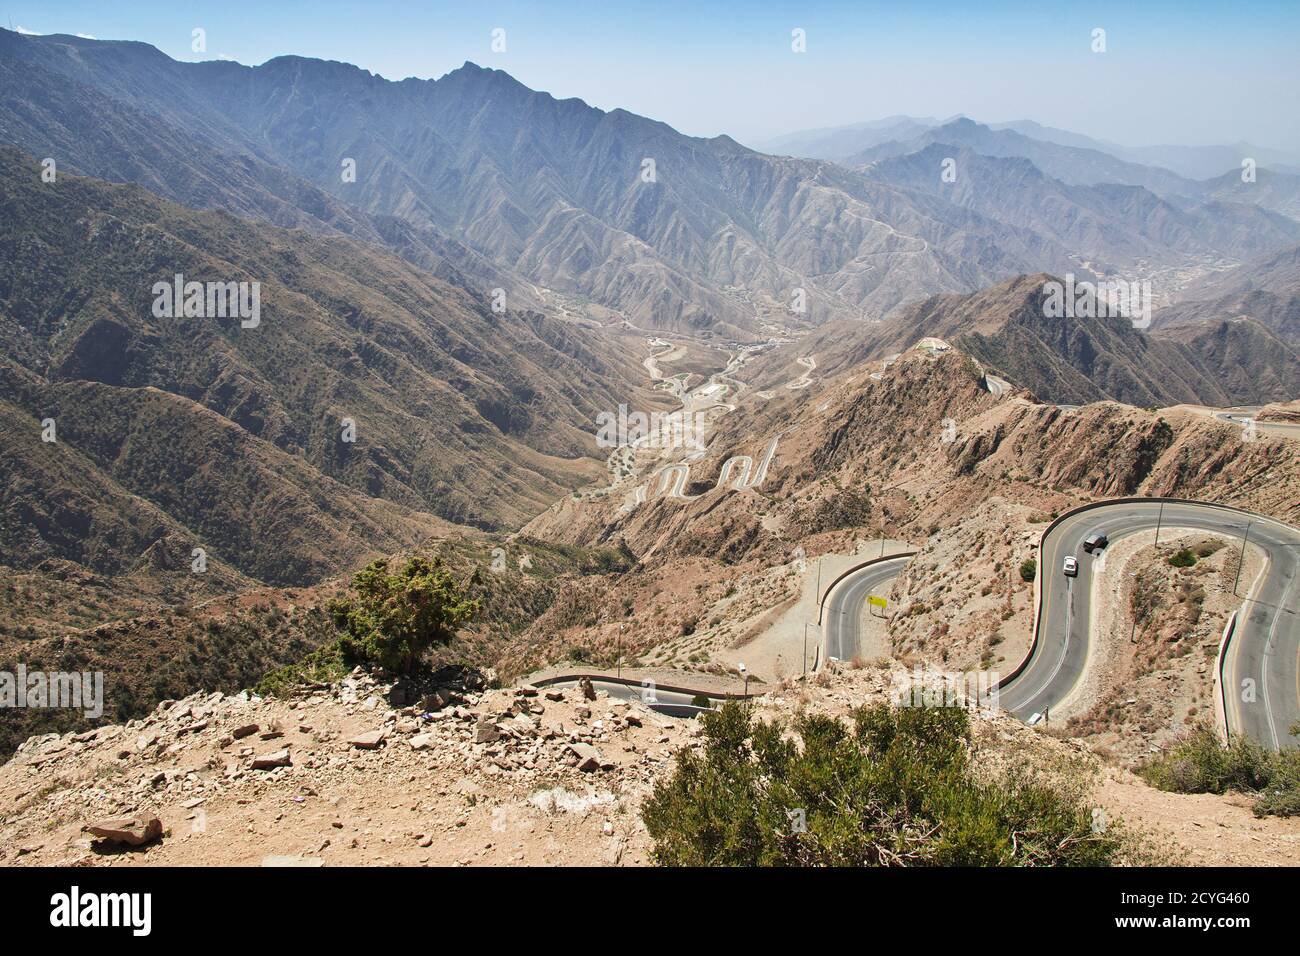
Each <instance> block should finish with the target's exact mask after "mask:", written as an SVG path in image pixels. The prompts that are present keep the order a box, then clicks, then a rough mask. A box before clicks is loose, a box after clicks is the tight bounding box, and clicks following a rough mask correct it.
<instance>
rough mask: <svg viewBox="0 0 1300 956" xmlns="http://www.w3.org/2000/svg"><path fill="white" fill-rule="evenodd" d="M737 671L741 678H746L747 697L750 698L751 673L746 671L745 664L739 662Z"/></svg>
mask: <svg viewBox="0 0 1300 956" xmlns="http://www.w3.org/2000/svg"><path fill="white" fill-rule="evenodd" d="M736 670H738V671H740V676H741V677H743V678H745V696H746V697H748V696H749V671H747V670H745V665H744V664H743V663H740V662H737V664H736Z"/></svg>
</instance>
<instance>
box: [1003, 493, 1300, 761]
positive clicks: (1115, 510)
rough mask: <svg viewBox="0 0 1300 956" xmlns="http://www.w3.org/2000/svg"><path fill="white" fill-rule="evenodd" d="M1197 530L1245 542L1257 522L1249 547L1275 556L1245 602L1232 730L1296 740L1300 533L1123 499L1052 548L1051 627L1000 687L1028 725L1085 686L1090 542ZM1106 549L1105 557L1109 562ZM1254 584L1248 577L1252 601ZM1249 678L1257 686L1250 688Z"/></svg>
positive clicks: (1045, 578) (1188, 506)
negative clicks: (1072, 572) (1072, 569)
mask: <svg viewBox="0 0 1300 956" xmlns="http://www.w3.org/2000/svg"><path fill="white" fill-rule="evenodd" d="M1157 520H1160V522H1161V524H1162V526H1163V527H1166V528H1172V527H1180V528H1196V529H1201V530H1205V531H1217V532H1220V533H1223V534H1226V535H1228V536H1231V537H1236V538H1240V537H1241V536H1242V535H1243V534H1244V533H1245V531H1246V526H1247V524H1248V523H1249V524H1250V541H1251V543H1252V544H1255V545H1257V546H1258V547H1260V548H1262V549H1263V550H1264V551H1265V552H1266V554H1267V556H1268V570H1267V573H1266V575H1265V577H1264V579H1263V580H1262V581H1261V583H1260V586H1259V589H1258V592H1257V593H1256V594H1254V595H1252V598H1253V599H1252V600H1250V601H1247V602H1246V609H1245V612H1244V613H1243V614H1242V615H1241V616H1240V618H1239V621H1238V626H1237V630H1236V634H1235V636H1234V637H1233V641H1232V644H1231V646H1230V648H1231V649H1230V652H1229V654H1228V657H1227V661H1226V666H1225V675H1226V680H1225V685H1226V687H1227V688H1228V694H1227V699H1228V724H1229V727H1230V728H1231V729H1232V731H1233V732H1234V733H1245V734H1246V735H1248V736H1250V737H1252V738H1254V739H1255V740H1257V741H1259V742H1260V743H1262V744H1265V745H1266V746H1269V747H1278V746H1281V745H1283V744H1288V743H1290V744H1294V743H1295V738H1293V737H1291V736H1290V733H1289V728H1290V727H1291V725H1292V724H1293V723H1295V722H1296V721H1297V720H1300V683H1297V680H1298V676H1297V675H1298V674H1300V619H1298V616H1297V613H1296V610H1297V608H1296V605H1297V595H1296V570H1297V560H1298V559H1300V531H1297V530H1296V529H1294V528H1291V527H1289V526H1288V525H1284V524H1282V523H1281V522H1278V521H1274V520H1273V519H1271V518H1257V517H1254V516H1252V515H1248V514H1245V513H1243V512H1240V511H1234V510H1232V509H1228V508H1219V507H1214V506H1210V505H1204V504H1197V503H1195V502H1178V503H1166V504H1165V505H1164V509H1163V516H1161V508H1160V505H1159V504H1158V503H1155V502H1116V503H1114V504H1109V505H1105V506H1103V507H1100V508H1095V509H1092V510H1089V511H1085V512H1082V513H1080V514H1077V515H1072V516H1071V517H1069V518H1067V519H1066V520H1065V521H1063V522H1061V524H1060V525H1058V526H1057V527H1056V528H1054V529H1053V530H1052V533H1051V534H1050V535H1049V536H1048V539H1047V540H1046V541H1045V542H1044V543H1043V548H1042V553H1041V554H1040V555H1039V561H1040V573H1041V575H1042V596H1043V597H1042V599H1043V608H1042V614H1041V620H1042V631H1041V633H1040V634H1039V637H1038V640H1037V641H1036V642H1035V644H1034V650H1033V654H1032V656H1031V658H1030V660H1029V663H1028V665H1027V666H1026V667H1025V669H1024V670H1023V671H1022V672H1021V673H1020V674H1019V675H1018V676H1017V678H1016V679H1015V680H1014V681H1012V682H1010V683H1009V684H1008V685H1007V686H1006V687H1004V688H1003V689H1002V691H1001V697H1000V701H999V703H1000V705H1001V706H1002V707H1003V708H1005V709H1006V710H1008V711H1010V712H1011V713H1012V714H1014V715H1015V716H1017V717H1019V718H1021V719H1022V720H1029V719H1031V718H1032V717H1033V716H1034V715H1035V714H1039V715H1041V714H1043V713H1044V711H1045V710H1047V709H1048V708H1050V707H1051V706H1053V705H1054V704H1057V703H1059V702H1060V701H1061V700H1063V699H1064V698H1065V697H1066V695H1067V694H1069V692H1070V691H1071V690H1072V689H1073V688H1074V686H1075V684H1076V683H1078V681H1079V678H1080V677H1081V676H1082V674H1083V672H1084V668H1085V666H1086V664H1087V660H1088V647H1089V639H1090V634H1091V632H1090V622H1091V617H1090V615H1091V608H1090V597H1091V586H1092V576H1093V574H1094V573H1095V572H1096V569H1097V566H1098V562H1099V561H1101V560H1102V557H1101V556H1092V555H1089V554H1087V553H1086V552H1085V551H1084V550H1083V540H1084V538H1086V537H1087V536H1088V535H1089V534H1090V533H1092V532H1093V531H1104V532H1105V533H1106V534H1107V536H1108V537H1109V538H1110V540H1111V545H1112V546H1113V545H1114V543H1115V542H1116V541H1118V540H1119V539H1120V538H1123V537H1124V536H1126V535H1131V534H1134V533H1135V532H1138V531H1145V530H1150V529H1153V528H1155V527H1156V523H1157ZM1069 554H1072V555H1075V556H1077V557H1078V559H1079V576H1078V577H1077V578H1068V577H1066V576H1065V575H1064V573H1063V572H1062V570H1061V568H1062V563H1063V561H1064V558H1065V556H1066V555H1069ZM1104 554H1105V552H1102V556H1104ZM1252 583H1253V582H1251V581H1247V580H1243V581H1242V582H1241V583H1240V586H1239V590H1238V594H1240V595H1242V596H1243V597H1245V596H1246V593H1247V590H1248V589H1249V588H1250V587H1251V585H1252ZM1243 681H1246V682H1248V683H1246V684H1243Z"/></svg>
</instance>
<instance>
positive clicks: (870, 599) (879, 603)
mask: <svg viewBox="0 0 1300 956" xmlns="http://www.w3.org/2000/svg"><path fill="white" fill-rule="evenodd" d="M867 603H868V604H870V605H872V606H874V607H879V608H883V607H885V605H887V604H888V603H889V602H888V601H886V600H885V599H884V598H882V597H876V596H875V595H874V594H869V595H867Z"/></svg>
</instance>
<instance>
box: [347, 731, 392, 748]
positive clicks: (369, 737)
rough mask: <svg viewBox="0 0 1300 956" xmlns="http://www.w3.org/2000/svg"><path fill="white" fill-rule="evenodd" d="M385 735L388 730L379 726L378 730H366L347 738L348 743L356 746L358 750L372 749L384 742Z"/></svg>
mask: <svg viewBox="0 0 1300 956" xmlns="http://www.w3.org/2000/svg"><path fill="white" fill-rule="evenodd" d="M386 736H388V731H386V730H384V729H383V728H380V729H379V730H367V731H366V732H365V733H364V734H357V735H356V736H355V737H353V738H352V739H351V740H349V741H348V743H349V744H351V745H352V746H353V747H356V748H357V749H358V750H374V749H375V748H376V747H378V746H379V745H380V744H381V743H383V742H384V738H385V737H386Z"/></svg>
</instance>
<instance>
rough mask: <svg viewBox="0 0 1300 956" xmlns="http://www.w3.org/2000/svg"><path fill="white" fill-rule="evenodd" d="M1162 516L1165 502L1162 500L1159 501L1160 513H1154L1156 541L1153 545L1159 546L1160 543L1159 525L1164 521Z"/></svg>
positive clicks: (1163, 515)
mask: <svg viewBox="0 0 1300 956" xmlns="http://www.w3.org/2000/svg"><path fill="white" fill-rule="evenodd" d="M1164 518H1165V503H1164V502H1163V501H1162V502H1160V513H1159V514H1158V515H1156V543H1155V545H1153V547H1156V546H1159V544H1160V525H1161V523H1162V522H1163V521H1164Z"/></svg>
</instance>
